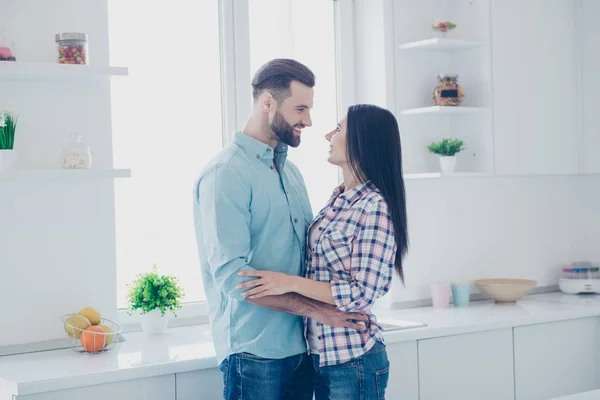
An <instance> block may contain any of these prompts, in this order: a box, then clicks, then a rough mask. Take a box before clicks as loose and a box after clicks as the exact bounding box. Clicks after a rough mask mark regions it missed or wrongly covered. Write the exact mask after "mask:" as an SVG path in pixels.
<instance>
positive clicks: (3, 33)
mask: <svg viewBox="0 0 600 400" xmlns="http://www.w3.org/2000/svg"><path fill="white" fill-rule="evenodd" d="M7 32H8V29H6V28H2V27H0V61H17V59H16V58H15V57H14V56H13V53H12V47H14V46H13V43H12V42H11V41H9V40H8V35H7Z"/></svg>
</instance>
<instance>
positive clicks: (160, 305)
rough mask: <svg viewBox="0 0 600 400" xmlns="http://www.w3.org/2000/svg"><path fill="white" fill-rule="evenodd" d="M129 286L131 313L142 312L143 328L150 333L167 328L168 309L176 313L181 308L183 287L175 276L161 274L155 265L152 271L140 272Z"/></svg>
mask: <svg viewBox="0 0 600 400" xmlns="http://www.w3.org/2000/svg"><path fill="white" fill-rule="evenodd" d="M128 286H129V295H128V300H129V313H131V312H133V311H140V312H141V313H142V329H143V330H144V332H146V333H147V334H150V335H161V334H163V333H164V332H165V331H166V330H167V325H168V319H167V316H166V315H165V314H166V313H167V311H170V312H172V313H173V314H175V311H177V310H178V309H179V308H181V299H182V298H183V295H184V292H183V289H182V288H181V287H180V286H179V282H178V279H177V278H176V277H174V276H169V275H161V274H159V273H158V269H157V266H156V265H154V266H153V268H152V271H151V272H145V273H142V274H139V275H138V276H137V279H136V280H135V281H134V282H133V283H131V284H130V285H128Z"/></svg>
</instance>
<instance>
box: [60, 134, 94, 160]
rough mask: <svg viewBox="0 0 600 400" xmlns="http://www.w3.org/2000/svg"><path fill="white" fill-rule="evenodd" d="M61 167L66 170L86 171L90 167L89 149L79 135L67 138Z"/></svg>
mask: <svg viewBox="0 0 600 400" xmlns="http://www.w3.org/2000/svg"><path fill="white" fill-rule="evenodd" d="M62 166H63V168H66V169H87V168H90V167H91V166H92V155H91V154H90V147H89V146H88V145H87V144H86V143H85V142H84V141H83V138H82V136H81V135H78V134H74V135H71V136H69V138H68V140H67V143H66V144H65V146H64V148H63V156H62Z"/></svg>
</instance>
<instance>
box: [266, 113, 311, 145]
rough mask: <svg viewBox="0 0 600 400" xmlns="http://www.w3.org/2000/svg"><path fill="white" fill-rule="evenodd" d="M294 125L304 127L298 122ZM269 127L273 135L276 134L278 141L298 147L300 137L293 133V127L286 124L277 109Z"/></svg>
mask: <svg viewBox="0 0 600 400" xmlns="http://www.w3.org/2000/svg"><path fill="white" fill-rule="evenodd" d="M296 126H297V127H299V128H304V125H300V124H298V125H296ZM270 128H271V130H272V131H273V132H274V133H275V135H277V138H278V139H279V141H280V142H282V143H285V144H287V145H289V146H292V147H298V146H299V145H300V141H301V139H300V137H299V136H296V135H295V134H294V127H293V126H291V125H290V124H288V122H287V121H286V120H285V118H283V115H282V114H281V113H280V112H279V111H276V112H275V117H274V118H273V122H272V123H271V126H270Z"/></svg>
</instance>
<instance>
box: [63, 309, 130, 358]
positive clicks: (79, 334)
mask: <svg viewBox="0 0 600 400" xmlns="http://www.w3.org/2000/svg"><path fill="white" fill-rule="evenodd" d="M73 315H76V314H66V315H63V317H62V322H63V326H64V328H65V333H66V334H67V338H68V339H69V343H70V344H71V349H72V350H73V351H75V352H77V353H92V354H97V353H104V352H107V351H110V350H112V349H114V348H115V346H116V345H117V343H119V335H120V334H121V332H123V327H122V326H121V325H119V324H117V323H116V322H114V321H111V320H109V319H106V318H102V319H101V320H100V324H98V325H92V326H89V327H87V328H85V329H82V328H80V327H78V326H75V325H72V324H71V323H68V322H67V319H68V318H69V317H71V316H73ZM107 328H108V329H107ZM109 331H110V332H109Z"/></svg>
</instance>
